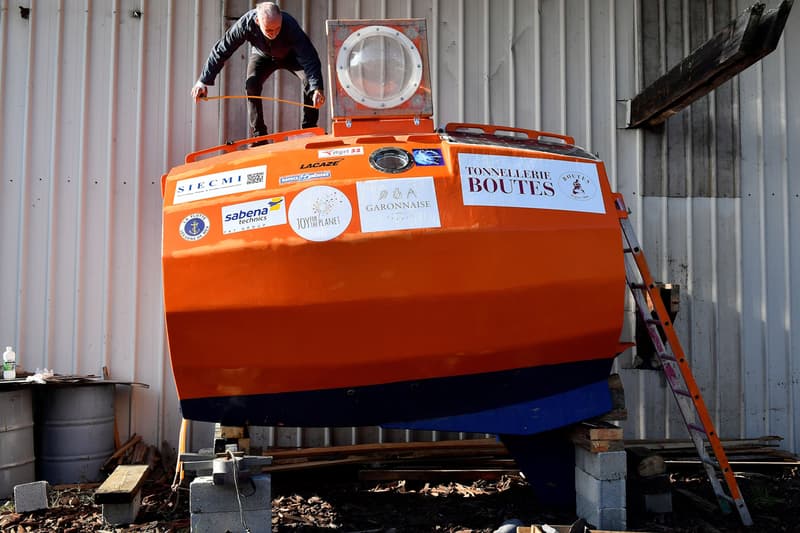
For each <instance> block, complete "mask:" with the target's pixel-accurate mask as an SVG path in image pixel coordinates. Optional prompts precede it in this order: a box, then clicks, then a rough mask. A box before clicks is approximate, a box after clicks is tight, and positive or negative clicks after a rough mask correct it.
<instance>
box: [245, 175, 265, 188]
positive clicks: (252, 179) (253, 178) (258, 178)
mask: <svg viewBox="0 0 800 533" xmlns="http://www.w3.org/2000/svg"><path fill="white" fill-rule="evenodd" d="M263 181H264V173H263V172H254V173H252V174H248V175H247V184H248V185H253V184H254V183H261V182H263Z"/></svg>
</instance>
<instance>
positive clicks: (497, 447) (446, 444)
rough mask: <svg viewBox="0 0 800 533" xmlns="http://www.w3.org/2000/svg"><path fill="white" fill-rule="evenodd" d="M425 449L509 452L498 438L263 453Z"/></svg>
mask: <svg viewBox="0 0 800 533" xmlns="http://www.w3.org/2000/svg"><path fill="white" fill-rule="evenodd" d="M425 451H431V452H434V451H448V452H458V451H460V452H464V453H474V452H477V451H479V452H481V453H498V454H508V451H507V450H506V447H505V446H503V444H502V443H500V442H498V441H497V440H496V439H472V440H449V441H437V442H397V443H381V444H353V445H349V446H327V447H318V448H300V449H297V448H293V449H267V450H264V452H263V454H264V455H268V456H271V457H272V458H273V459H277V458H289V457H315V456H316V457H319V456H335V455H343V454H365V453H392V452H394V453H411V452H425Z"/></svg>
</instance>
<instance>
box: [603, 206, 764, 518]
mask: <svg viewBox="0 0 800 533" xmlns="http://www.w3.org/2000/svg"><path fill="white" fill-rule="evenodd" d="M614 202H615V205H616V209H617V214H618V216H619V222H620V226H621V227H622V233H623V235H624V236H625V243H624V244H625V247H624V252H625V273H626V279H627V282H628V287H629V288H630V290H631V293H632V294H633V297H634V299H635V300H636V309H637V311H638V312H639V314H640V315H641V318H642V320H643V321H644V323H645V325H646V327H647V332H648V334H649V335H650V339H652V341H653V346H654V347H655V351H656V354H657V355H658V359H659V361H660V362H661V369H662V371H663V373H664V376H665V377H666V378H667V383H668V384H669V387H670V389H671V390H672V393H673V395H674V396H675V401H676V402H677V404H678V407H679V408H680V411H681V415H682V416H683V420H684V422H685V423H686V429H687V430H689V435H690V436H691V438H692V442H694V446H695V448H696V449H697V454H698V455H699V456H700V461H701V462H702V464H703V467H704V468H705V470H706V474H707V475H708V479H709V481H711V486H712V487H713V489H714V494H716V496H717V501H718V502H719V505H720V508H721V509H722V512H723V513H726V514H727V513H730V512H731V505H733V506H734V507H736V510H737V511H738V512H739V516H740V518H741V519H742V524H744V525H745V526H751V525H753V520H752V518H750V511H748V509H747V504H745V502H744V498H742V494H741V492H740V491H739V485H738V484H737V483H736V478H735V477H734V474H733V470H731V466H730V463H728V458H727V456H726V455H725V450H724V449H723V448H722V443H721V442H720V439H719V436H718V435H717V432H716V430H715V429H714V423H713V422H712V420H711V417H710V416H709V414H708V409H707V408H706V405H705V402H704V401H703V396H702V395H701V394H700V389H699V388H698V387H697V383H696V382H695V380H694V376H692V371H691V369H690V368H689V364H688V363H687V361H686V355H685V354H684V352H683V348H682V347H681V343H680V341H679V340H678V336H677V334H676V333H675V329H674V328H673V327H672V322H671V320H670V317H669V315H668V314H667V309H666V307H665V306H664V302H663V301H662V299H661V292H660V291H659V289H658V288H657V287H656V284H655V282H654V281H653V276H652V275H651V274H650V268H649V267H648V266H647V260H646V259H645V257H644V253H643V252H642V248H641V246H639V242H638V240H637V238H636V235H635V233H634V231H633V225H632V224H631V221H630V219H629V218H628V208H627V207H626V205H625V201H624V200H623V198H622V195H620V194H617V195H615V199H614ZM648 298H649V301H650V302H651V303H652V307H653V309H652V310H651V309H650V307H649V306H648V300H647V299H648ZM662 332H663V335H664V338H665V340H662V335H661V334H662ZM706 443H708V444H710V446H711V450H712V452H713V454H714V457H711V456H710V454H709V453H708V450H707V448H706ZM718 473H721V474H722V475H723V478H724V479H725V484H726V485H727V489H728V492H725V489H724V488H723V486H722V483H721V482H720V479H719V477H718V475H717V474H718Z"/></svg>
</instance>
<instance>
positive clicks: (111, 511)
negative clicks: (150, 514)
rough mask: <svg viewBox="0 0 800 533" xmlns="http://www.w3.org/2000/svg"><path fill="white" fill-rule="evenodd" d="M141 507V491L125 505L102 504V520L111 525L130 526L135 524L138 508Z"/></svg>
mask: <svg viewBox="0 0 800 533" xmlns="http://www.w3.org/2000/svg"><path fill="white" fill-rule="evenodd" d="M141 505H142V491H137V492H136V494H135V495H134V496H133V500H131V501H130V502H126V503H104V504H103V520H105V521H106V523H108V524H111V525H120V524H132V523H134V522H136V515H138V514H139V507H141Z"/></svg>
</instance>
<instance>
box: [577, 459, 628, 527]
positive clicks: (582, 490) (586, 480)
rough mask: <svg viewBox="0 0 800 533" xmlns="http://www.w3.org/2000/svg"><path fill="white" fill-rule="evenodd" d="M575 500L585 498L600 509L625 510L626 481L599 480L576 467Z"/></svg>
mask: <svg viewBox="0 0 800 533" xmlns="http://www.w3.org/2000/svg"><path fill="white" fill-rule="evenodd" d="M575 498H576V502H577V501H579V500H580V499H581V498H583V499H585V500H587V502H589V503H590V504H591V505H592V506H594V507H596V508H598V509H605V508H610V509H614V508H624V507H625V480H624V479H615V480H607V479H597V478H595V477H593V476H591V475H589V474H587V473H586V472H584V471H583V470H581V469H580V468H578V467H575ZM595 525H597V524H595Z"/></svg>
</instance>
